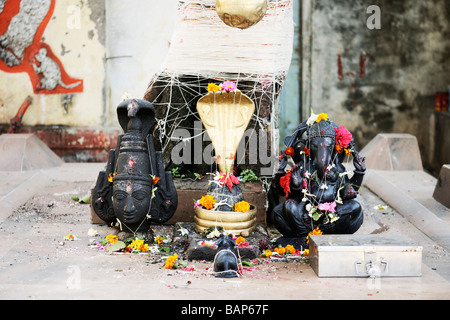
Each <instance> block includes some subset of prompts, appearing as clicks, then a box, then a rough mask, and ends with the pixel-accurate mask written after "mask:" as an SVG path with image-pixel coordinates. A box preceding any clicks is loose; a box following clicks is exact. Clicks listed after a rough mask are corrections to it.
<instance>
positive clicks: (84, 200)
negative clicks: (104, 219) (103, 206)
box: [79, 193, 91, 204]
mask: <svg viewBox="0 0 450 320" xmlns="http://www.w3.org/2000/svg"><path fill="white" fill-rule="evenodd" d="M79 202H80V203H86V204H89V203H91V194H90V193H88V194H87V195H85V196H84V197H83V198H81V199H80V200H79Z"/></svg>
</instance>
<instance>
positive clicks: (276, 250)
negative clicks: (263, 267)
mask: <svg viewBox="0 0 450 320" xmlns="http://www.w3.org/2000/svg"><path fill="white" fill-rule="evenodd" d="M273 251H275V252H276V253H278V254H285V253H286V248H284V247H278V248H275V249H273Z"/></svg>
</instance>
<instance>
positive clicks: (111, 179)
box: [108, 172, 117, 183]
mask: <svg viewBox="0 0 450 320" xmlns="http://www.w3.org/2000/svg"><path fill="white" fill-rule="evenodd" d="M115 176H117V172H114V173H112V174H111V173H110V174H109V176H108V181H109V182H111V183H112V182H113V178H114V177H115Z"/></svg>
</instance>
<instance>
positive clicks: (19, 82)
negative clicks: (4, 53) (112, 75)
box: [0, 0, 105, 126]
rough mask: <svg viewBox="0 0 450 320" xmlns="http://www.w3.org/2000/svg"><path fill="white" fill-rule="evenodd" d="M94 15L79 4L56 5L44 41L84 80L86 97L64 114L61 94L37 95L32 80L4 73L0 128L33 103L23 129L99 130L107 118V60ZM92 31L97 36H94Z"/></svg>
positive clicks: (0, 75) (76, 98)
mask: <svg viewBox="0 0 450 320" xmlns="http://www.w3.org/2000/svg"><path fill="white" fill-rule="evenodd" d="M90 14H91V10H90V8H89V6H88V5H86V4H83V2H81V1H79V0H65V1H56V5H55V10H54V14H53V16H52V18H51V19H50V22H49V23H48V25H47V28H46V29H45V32H44V34H43V39H42V41H43V42H45V43H47V44H48V45H49V46H50V47H51V48H52V51H53V52H54V53H55V55H56V56H57V57H58V59H59V60H61V62H62V64H63V66H64V68H65V70H66V72H67V73H68V74H69V76H71V77H73V78H78V79H82V80H83V81H84V92H82V93H76V94H74V96H73V103H72V105H71V106H70V107H69V109H68V112H67V113H65V112H64V108H63V106H62V95H60V94H52V95H46V94H34V93H33V88H32V85H31V82H30V79H29V77H28V75H27V74H26V73H25V72H24V73H7V72H4V71H0V88H1V89H0V123H9V119H10V118H12V117H13V116H14V115H15V114H16V112H17V110H18V109H19V107H20V106H21V104H22V103H23V101H24V100H25V98H26V97H27V96H28V95H30V96H31V97H32V98H33V102H32V105H31V106H30V107H29V108H28V111H27V112H26V114H25V116H24V118H23V124H24V125H29V126H34V125H67V126H98V125H101V118H102V114H103V93H102V92H103V82H104V76H105V75H104V67H103V57H104V55H105V48H104V46H103V45H101V44H100V42H99V40H98V33H97V32H95V31H96V26H95V23H94V22H93V21H91V19H90ZM91 30H93V31H94V32H93V33H92V32H91V33H89V31H91Z"/></svg>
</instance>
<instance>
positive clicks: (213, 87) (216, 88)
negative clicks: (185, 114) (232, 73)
mask: <svg viewBox="0 0 450 320" xmlns="http://www.w3.org/2000/svg"><path fill="white" fill-rule="evenodd" d="M219 90H220V87H219V86H218V85H217V84H215V83H208V92H211V91H212V92H217V91H219Z"/></svg>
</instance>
